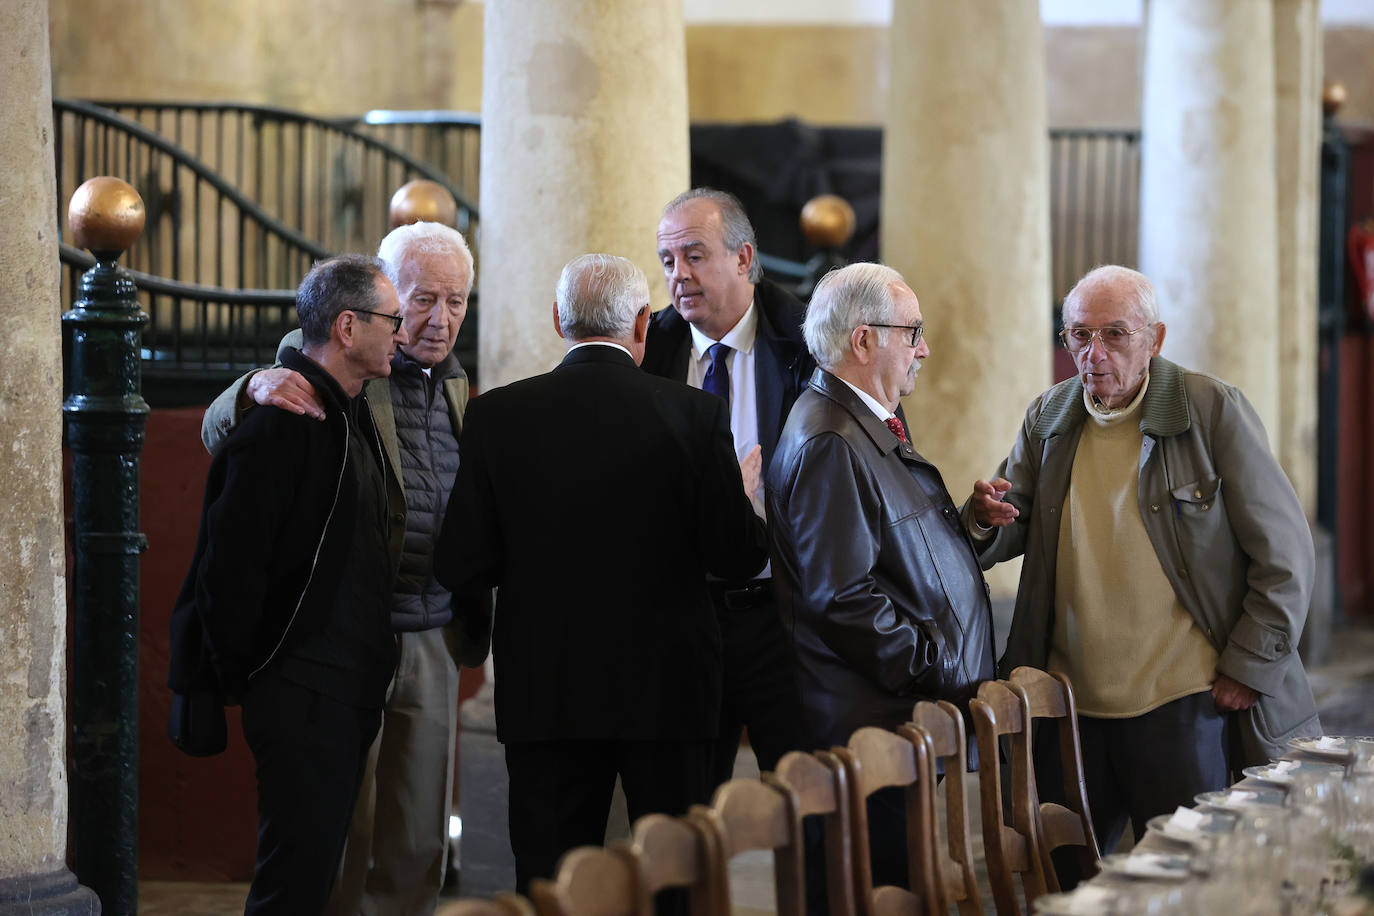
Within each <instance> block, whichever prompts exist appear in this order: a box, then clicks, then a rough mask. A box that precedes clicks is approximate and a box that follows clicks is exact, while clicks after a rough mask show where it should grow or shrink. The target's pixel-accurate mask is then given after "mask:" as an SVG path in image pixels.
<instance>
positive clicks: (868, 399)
mask: <svg viewBox="0 0 1374 916" xmlns="http://www.w3.org/2000/svg"><path fill="white" fill-rule="evenodd" d="M835 378H839V379H840V381H842V382H844V383H845V384H846V385H849V390H850V391H852V392H854V393H855V394H857V395H858V396H859V400H861V401H863V402H864V406H865V407H867V408H868V409H869V410H871V411H873V414H874V415H875V416H876V417H877V418H878V419H879V420H882V421H883V422H884V423H886V422H887V421H888V418H890V417H895V416H897V415H896V414H895V413H893V412H892V411H890V410H888V409H887V408H886V407H884V406H883V405H882V404H879V403H878V399H877V398H875V397H873V395H871V394H869V393H868V392H867V391H864V390H863V389H862V388H860V387H859V386H857V385H853V384H850V382H849V381H848V380H847V379H842V378H840V377H839V376H838V375H837V376H835Z"/></svg>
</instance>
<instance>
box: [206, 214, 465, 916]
mask: <svg viewBox="0 0 1374 916" xmlns="http://www.w3.org/2000/svg"><path fill="white" fill-rule="evenodd" d="M377 254H378V257H380V258H381V260H382V263H383V264H384V265H385V268H386V271H387V274H388V276H390V277H391V279H392V281H393V282H394V283H395V285H396V289H397V290H398V291H399V293H400V297H401V311H402V316H403V318H404V322H405V328H406V331H407V337H408V340H407V342H406V343H405V344H404V345H403V346H402V347H401V348H400V349H399V352H397V354H396V357H395V359H394V360H393V362H392V371H391V375H390V377H389V378H385V379H378V380H376V381H373V382H371V383H369V385H368V400H369V404H370V405H371V409H372V414H373V417H374V418H375V420H376V425H377V429H378V432H379V434H380V435H381V438H382V443H383V445H384V446H385V451H386V465H387V475H386V479H387V486H388V492H389V497H390V502H391V536H390V544H389V546H390V550H391V553H392V556H393V561H394V562H395V563H396V564H397V565H398V568H399V572H398V574H397V577H396V581H395V583H394V585H393V588H392V596H391V625H392V629H393V630H394V631H395V633H396V641H397V645H398V647H399V649H400V663H399V665H398V666H397V669H396V676H395V679H394V680H393V682H392V685H391V689H390V690H389V691H388V693H387V703H386V709H385V711H384V715H383V720H382V729H381V732H380V733H379V734H378V736H377V741H376V743H375V745H374V746H373V748H372V753H371V755H370V757H369V760H368V771H367V776H366V778H365V780H364V782H363V789H362V791H361V792H360V793H359V795H358V802H357V806H356V810H355V811H354V817H353V824H352V826H351V827H350V830H349V839H348V846H347V848H346V851H345V854H344V859H343V862H342V866H341V870H340V875H339V882H338V885H337V887H336V888H335V891H334V895H333V897H332V898H331V900H330V905H329V908H328V912H329V913H331V914H334V916H356V914H358V913H360V912H362V913H369V914H370V913H378V914H381V913H385V914H388V916H391V914H396V916H410V914H429V913H432V912H433V911H434V908H435V905H436V902H437V900H438V896H439V890H440V887H441V885H442V884H443V877H444V865H445V856H446V854H447V852H448V816H449V802H450V798H451V793H452V786H453V769H454V746H455V743H456V732H457V728H458V722H457V708H458V665H459V663H462V664H467V665H479V664H481V661H482V658H483V656H485V654H486V645H487V634H486V633H485V632H479V633H471V632H467V631H464V630H463V629H462V628H461V627H459V626H457V625H455V624H453V623H452V609H451V606H450V605H451V600H450V597H449V593H448V591H447V590H446V589H445V588H444V587H443V586H441V585H440V584H439V583H438V582H437V581H436V580H435V578H434V562H433V552H434V541H435V539H436V538H437V537H438V533H439V524H440V522H441V521H442V520H443V513H444V509H445V506H446V505H447V502H448V495H449V492H450V490H451V489H452V487H453V479H454V476H455V474H456V473H457V470H458V436H459V434H460V432H461V430H462V419H463V410H464V408H465V407H466V405H467V399H468V380H467V376H466V374H464V372H463V367H462V366H460V365H459V364H458V359H457V357H455V356H454V355H453V345H454V342H455V341H456V340H457V338H458V330H459V328H461V327H462V324H463V318H464V317H465V316H466V315H467V307H468V295H469V293H470V292H471V291H472V254H471V253H470V252H469V251H468V246H467V243H466V242H464V241H463V237H462V236H461V235H460V234H459V233H458V232H456V231H454V230H453V229H451V228H449V227H448V226H444V225H440V224H439V223H415V224H412V225H408V226H402V227H400V228H398V229H395V230H393V231H392V232H391V233H390V234H388V235H387V236H386V238H384V239H383V240H382V244H381V246H380V248H379V249H378V251H377ZM296 333H297V332H293V334H289V335H287V337H286V339H285V340H284V341H283V342H282V344H283V346H284V347H285V346H289V345H291V344H292V343H293V342H294V341H295V340H296V337H295V334H296ZM254 403H258V404H273V405H275V406H278V407H282V408H284V409H286V410H291V411H294V412H296V413H302V414H306V415H308V416H315V417H318V416H319V415H320V406H321V405H320V404H319V402H318V400H317V398H316V392H315V391H314V390H313V388H312V387H311V385H310V383H309V381H308V380H306V379H304V378H302V377H301V376H300V375H299V374H297V373H295V372H292V371H291V370H290V369H289V368H276V369H267V370H263V371H259V372H255V373H251V374H250V375H248V376H245V377H244V378H243V379H240V380H239V381H238V382H237V383H235V384H234V385H232V386H231V387H230V388H229V390H228V391H226V392H225V393H224V394H222V395H221V396H220V397H219V399H218V400H216V401H215V403H214V404H213V405H211V407H210V409H209V410H207V411H206V413H205V422H204V424H203V426H202V430H201V433H202V437H203V438H204V439H205V442H206V445H207V447H209V448H210V449H211V451H214V450H215V448H216V447H217V444H218V443H219V441H221V439H222V437H223V435H224V430H227V429H229V428H232V425H233V423H234V422H235V420H236V418H237V417H238V416H241V415H242V412H243V410H245V409H246V408H247V406H249V405H251V404H254Z"/></svg>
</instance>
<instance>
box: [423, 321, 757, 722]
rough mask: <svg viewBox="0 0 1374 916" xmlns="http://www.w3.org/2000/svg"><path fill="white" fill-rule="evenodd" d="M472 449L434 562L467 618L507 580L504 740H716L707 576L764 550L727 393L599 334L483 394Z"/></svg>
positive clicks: (500, 655)
mask: <svg viewBox="0 0 1374 916" xmlns="http://www.w3.org/2000/svg"><path fill="white" fill-rule="evenodd" d="M460 451H461V453H462V462H461V463H460V464H459V467H458V479H457V481H456V483H455V484H454V489H453V496H452V498H451V499H450V500H449V504H448V505H449V508H448V513H447V515H446V516H445V519H444V527H443V531H442V533H441V535H440V538H439V544H438V546H437V548H436V551H435V571H436V574H437V575H438V578H439V581H440V582H441V583H442V584H443V585H445V586H447V587H448V588H449V589H450V590H451V591H452V592H453V594H454V613H455V615H458V616H460V617H461V616H467V615H469V614H480V613H482V612H483V611H482V609H480V608H477V609H473V608H467V607H461V606H460V604H459V601H460V596H461V595H463V594H465V593H467V592H469V591H471V589H472V588H473V587H474V586H475V587H489V586H497V587H498V592H497V606H496V622H495V632H494V634H493V643H492V651H493V654H494V656H495V659H496V666H497V670H498V671H499V672H500V677H498V678H497V681H496V730H497V736H498V737H499V738H500V740H502V741H504V742H510V741H549V740H575V739H624V740H671V741H691V740H704V739H709V738H712V737H714V736H715V734H716V730H717V727H718V722H719V719H720V702H721V665H722V661H721V644H720V630H719V627H718V626H717V623H716V616H715V611H714V610H713V608H712V604H711V598H710V595H709V593H708V591H707V586H706V574H707V573H708V572H710V573H713V574H715V575H718V576H721V577H736V578H738V577H747V576H749V575H752V574H753V573H755V572H757V571H758V569H759V568H760V567H761V566H762V565H763V563H764V559H765V556H766V554H765V550H764V536H763V525H762V523H761V522H760V520H759V519H758V517H757V516H755V515H754V512H753V509H752V508H751V506H750V504H749V501H748V499H747V498H746V497H745V495H744V487H743V485H742V484H741V481H740V472H739V465H738V464H737V463H736V461H735V452H734V447H733V445H732V444H731V440H730V429H729V424H728V422H727V420H726V414H725V405H724V403H723V402H722V401H721V400H720V398H717V397H715V396H713V395H710V394H706V393H705V392H701V391H696V390H694V389H692V388H689V387H687V386H686V385H683V384H680V383H678V382H672V381H668V380H666V379H660V378H655V377H653V376H652V375H649V374H647V373H644V372H640V371H638V370H637V369H636V368H635V364H634V361H633V360H631V359H630V357H629V356H628V355H626V354H625V353H623V352H622V351H620V350H618V349H615V348H613V347H606V346H598V345H590V346H586V347H582V348H579V349H576V350H573V351H571V352H570V353H569V354H568V355H567V356H566V357H565V358H564V360H563V362H562V363H561V364H560V365H559V366H558V367H557V368H556V369H554V370H553V371H552V372H549V373H546V374H544V375H539V376H535V377H534V378H529V379H525V380H523V381H519V382H516V383H514V384H512V385H508V386H506V387H504V388H497V389H495V390H492V391H488V392H486V393H484V394H483V395H482V396H481V397H479V398H475V399H474V400H473V401H472V402H471V403H470V404H469V405H468V410H467V415H466V417H465V418H464V428H463V438H462V443H461V445H460Z"/></svg>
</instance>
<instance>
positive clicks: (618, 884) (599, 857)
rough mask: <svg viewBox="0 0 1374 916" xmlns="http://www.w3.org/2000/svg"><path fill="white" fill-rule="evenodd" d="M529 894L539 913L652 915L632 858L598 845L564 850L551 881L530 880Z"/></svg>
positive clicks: (544, 915) (556, 915) (553, 915)
mask: <svg viewBox="0 0 1374 916" xmlns="http://www.w3.org/2000/svg"><path fill="white" fill-rule="evenodd" d="M530 897H531V898H532V899H533V900H534V906H535V909H536V910H538V912H539V916H653V911H652V909H651V908H645V901H646V900H647V896H646V895H645V894H644V893H643V891H642V885H641V883H640V878H639V874H638V870H637V869H636V868H635V865H634V863H633V861H632V860H631V859H630V858H629V857H626V856H624V855H621V854H618V853H617V852H615V851H614V850H610V849H604V848H602V847H599V846H578V847H576V848H574V849H570V850H568V851H567V852H565V853H564V854H563V857H562V858H561V859H559V861H558V870H557V872H556V873H555V877H554V879H553V880H552V881H548V880H545V879H536V880H535V881H533V882H531V884H530Z"/></svg>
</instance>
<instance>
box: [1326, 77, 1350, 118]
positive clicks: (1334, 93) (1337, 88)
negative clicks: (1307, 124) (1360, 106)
mask: <svg viewBox="0 0 1374 916" xmlns="http://www.w3.org/2000/svg"><path fill="white" fill-rule="evenodd" d="M1345 99H1346V94H1345V84H1344V83H1327V84H1326V85H1325V86H1323V87H1322V111H1324V112H1326V113H1327V114H1329V115H1333V114H1335V113H1336V112H1337V111H1339V110H1340V107H1341V106H1342V105H1344V104H1345Z"/></svg>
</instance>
